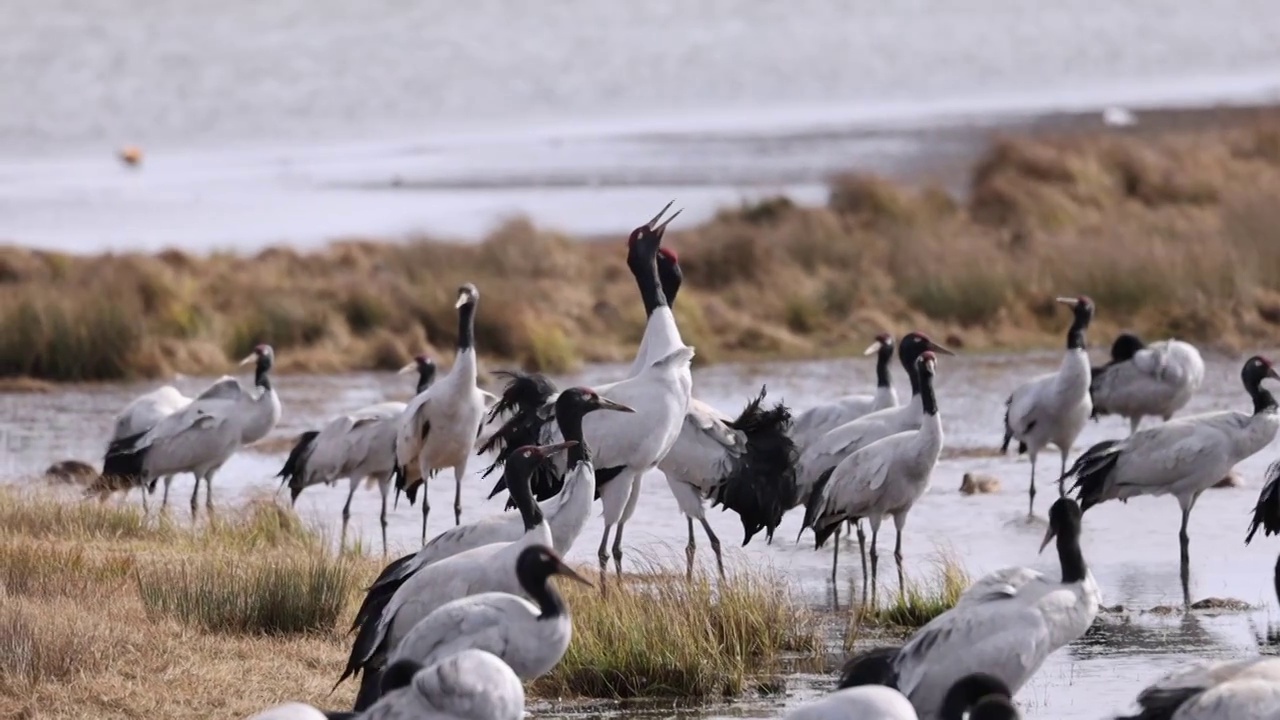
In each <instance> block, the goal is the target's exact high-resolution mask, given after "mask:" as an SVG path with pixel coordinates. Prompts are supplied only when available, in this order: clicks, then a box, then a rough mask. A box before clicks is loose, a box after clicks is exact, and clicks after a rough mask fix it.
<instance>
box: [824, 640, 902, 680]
mask: <svg viewBox="0 0 1280 720" xmlns="http://www.w3.org/2000/svg"><path fill="white" fill-rule="evenodd" d="M901 649H902V648H901V647H900V646H887V647H878V648H872V649H871V650H868V651H866V652H863V653H859V654H857V655H854V656H853V657H851V658H849V659H848V660H846V661H845V663H844V667H843V668H841V669H840V684H839V685H837V686H836V689H838V690H843V689H845V688H851V687H858V686H859V685H884V686H885V687H891V688H894V689H895V690H896V689H897V688H898V673H897V672H895V671H894V669H893V661H894V659H895V658H897V657H898V651H899V650H901Z"/></svg>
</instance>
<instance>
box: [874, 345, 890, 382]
mask: <svg viewBox="0 0 1280 720" xmlns="http://www.w3.org/2000/svg"><path fill="white" fill-rule="evenodd" d="M892 359H893V348H891V347H883V346H882V347H881V348H880V353H879V354H878V355H877V356H876V387H880V388H887V387H889V386H890V385H892V384H893V383H891V382H889V361H890V360H892Z"/></svg>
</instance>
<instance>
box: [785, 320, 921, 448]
mask: <svg viewBox="0 0 1280 720" xmlns="http://www.w3.org/2000/svg"><path fill="white" fill-rule="evenodd" d="M893 348H894V343H893V336H892V335H890V334H889V333H880V334H879V335H876V341H875V342H874V343H872V344H871V347H868V348H867V349H866V352H864V353H863V354H864V355H872V354H874V355H875V356H876V391H875V394H873V395H846V396H844V397H839V398H836V399H835V400H832V401H831V402H827V403H823V404H821V405H817V406H814V407H811V408H809V409H808V410H805V411H804V412H801V413H797V414H796V416H795V420H794V421H793V422H792V424H791V439H792V440H794V441H795V444H796V447H799V448H801V449H804V448H806V447H808V446H810V445H812V444H813V443H814V442H816V441H817V440H818V439H819V438H821V437H822V436H823V435H826V434H827V433H828V432H831V431H832V430H834V429H836V428H838V427H840V426H841V425H844V424H845V423H847V422H853V421H854V420H857V419H858V418H860V417H862V416H864V415H869V414H870V413H873V412H876V411H877V410H884V409H885V408H891V407H897V406H898V391H897V390H895V389H894V388H893V380H892V378H890V377H889V366H890V365H891V364H892V363H893Z"/></svg>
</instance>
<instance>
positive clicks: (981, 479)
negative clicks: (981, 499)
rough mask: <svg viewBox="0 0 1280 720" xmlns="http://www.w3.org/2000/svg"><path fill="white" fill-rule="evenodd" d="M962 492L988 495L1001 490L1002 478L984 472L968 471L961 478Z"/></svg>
mask: <svg viewBox="0 0 1280 720" xmlns="http://www.w3.org/2000/svg"><path fill="white" fill-rule="evenodd" d="M960 492H962V493H964V494H965V495H974V494H977V495H987V494H990V493H994V492H1000V478H997V477H993V476H991V475H984V474H983V473H974V472H967V473H965V474H964V478H962V479H961V480H960Z"/></svg>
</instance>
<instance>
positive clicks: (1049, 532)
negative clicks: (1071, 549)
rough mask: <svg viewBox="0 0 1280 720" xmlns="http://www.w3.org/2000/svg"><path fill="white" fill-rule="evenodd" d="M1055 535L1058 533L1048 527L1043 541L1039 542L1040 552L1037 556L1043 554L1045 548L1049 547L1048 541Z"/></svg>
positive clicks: (1051, 527)
mask: <svg viewBox="0 0 1280 720" xmlns="http://www.w3.org/2000/svg"><path fill="white" fill-rule="evenodd" d="M1057 534H1058V533H1056V532H1054V530H1053V526H1052V525H1050V526H1049V528H1048V529H1047V530H1045V531H1044V540H1042V541H1040V551H1039V552H1038V553H1037V554H1039V553H1043V552H1044V549H1045V547H1047V546H1048V545H1049V541H1050V540H1052V539H1053V538H1054V536H1055V535H1057Z"/></svg>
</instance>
